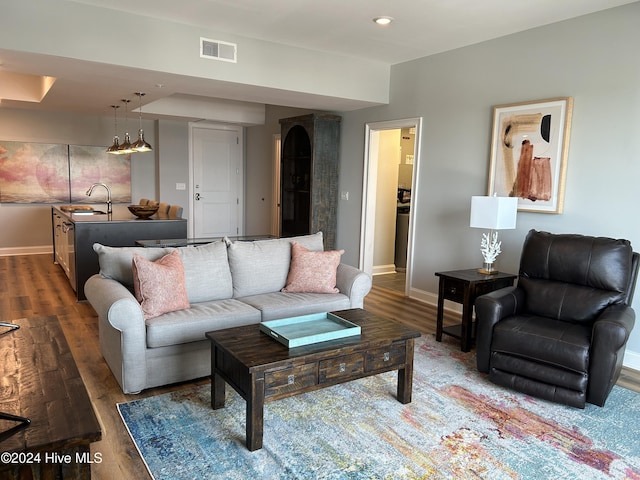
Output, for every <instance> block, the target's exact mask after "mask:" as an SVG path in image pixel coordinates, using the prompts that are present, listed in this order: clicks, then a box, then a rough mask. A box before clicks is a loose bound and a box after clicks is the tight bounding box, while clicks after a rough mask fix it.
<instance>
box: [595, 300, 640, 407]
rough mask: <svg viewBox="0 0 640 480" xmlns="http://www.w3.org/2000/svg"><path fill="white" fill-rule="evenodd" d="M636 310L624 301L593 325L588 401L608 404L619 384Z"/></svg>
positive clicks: (605, 311) (612, 307)
mask: <svg viewBox="0 0 640 480" xmlns="http://www.w3.org/2000/svg"><path fill="white" fill-rule="evenodd" d="M635 318H636V315H635V312H634V310H633V309H632V308H631V307H629V306H627V305H624V304H617V305H612V306H610V307H608V308H606V309H605V310H604V311H603V312H602V313H601V314H600V316H599V317H598V319H597V320H596V321H595V322H594V324H593V331H592V337H591V352H590V357H589V387H588V390H587V401H588V402H589V403H593V404H595V405H600V406H604V402H605V400H606V399H607V396H608V395H609V392H610V391H611V389H612V388H613V385H615V383H616V381H617V380H618V377H619V376H620V370H621V369H622V361H623V359H624V352H625V348H626V346H627V341H628V340H629V335H630V334H631V330H632V329H633V326H634V324H635Z"/></svg>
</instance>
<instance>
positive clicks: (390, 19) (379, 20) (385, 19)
mask: <svg viewBox="0 0 640 480" xmlns="http://www.w3.org/2000/svg"><path fill="white" fill-rule="evenodd" d="M373 21H374V22H375V23H377V24H378V25H389V24H390V23H391V22H393V17H376V18H374V19H373Z"/></svg>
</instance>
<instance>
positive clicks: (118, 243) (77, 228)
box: [51, 205, 187, 300]
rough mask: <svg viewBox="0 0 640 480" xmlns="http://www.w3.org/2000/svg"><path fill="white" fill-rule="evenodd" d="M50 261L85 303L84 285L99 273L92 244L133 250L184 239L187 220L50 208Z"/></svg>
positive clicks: (117, 209)
mask: <svg viewBox="0 0 640 480" xmlns="http://www.w3.org/2000/svg"><path fill="white" fill-rule="evenodd" d="M51 223H52V228H53V233H52V236H53V260H54V262H56V263H58V264H59V265H60V266H61V268H62V269H63V270H64V272H65V274H66V275H67V278H69V283H70V284H71V287H72V288H73V289H74V291H75V292H76V296H77V298H78V300H85V299H86V297H85V295H84V284H85V282H86V281H87V279H88V278H89V277H90V276H91V275H93V274H94V273H98V272H99V271H100V266H99V264H98V255H97V254H96V253H95V252H94V251H93V244H94V243H96V242H97V243H101V244H103V245H108V246H111V247H133V246H135V245H136V240H156V239H162V238H186V236H187V220H186V219H184V218H176V217H173V218H172V217H169V216H165V215H159V214H156V215H153V216H151V217H150V218H148V219H142V218H137V217H135V216H134V215H133V214H132V213H131V212H129V209H128V208H127V205H113V212H112V213H110V214H106V213H97V212H96V211H90V210H76V211H75V212H74V211H73V210H72V211H63V210H62V207H51Z"/></svg>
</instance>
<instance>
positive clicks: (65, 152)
mask: <svg viewBox="0 0 640 480" xmlns="http://www.w3.org/2000/svg"><path fill="white" fill-rule="evenodd" d="M98 182H102V183H105V184H106V185H108V186H109V188H110V189H111V192H112V201H113V202H114V203H130V201H131V158H130V156H129V155H117V156H116V155H109V154H107V153H106V151H105V147H95V146H77V145H61V144H48V143H26V142H9V141H0V202H1V203H70V202H75V203H77V202H85V203H92V202H95V201H102V200H101V199H97V198H95V199H91V198H90V197H87V196H86V195H85V192H86V191H87V189H88V188H89V187H90V186H91V184H93V183H98ZM90 200H91V201H90Z"/></svg>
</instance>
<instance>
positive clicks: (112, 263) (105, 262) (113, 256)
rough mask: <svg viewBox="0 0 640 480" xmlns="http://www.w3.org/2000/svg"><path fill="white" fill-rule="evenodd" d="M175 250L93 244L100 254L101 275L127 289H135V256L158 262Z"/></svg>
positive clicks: (94, 249)
mask: <svg viewBox="0 0 640 480" xmlns="http://www.w3.org/2000/svg"><path fill="white" fill-rule="evenodd" d="M173 250H175V249H174V248H144V247H107V246H106V245H102V244H100V243H94V244H93V251H94V252H96V253H97V254H98V263H99V264H100V275H102V276H103V277H104V278H111V279H113V280H116V281H118V282H120V283H121V284H123V285H124V286H125V287H128V288H133V272H132V271H131V261H132V260H133V254H134V253H137V254H138V255H140V256H142V257H144V258H146V259H147V260H151V261H153V260H157V259H159V258H162V257H164V256H165V255H167V254H168V253H171V252H172V251H173Z"/></svg>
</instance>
